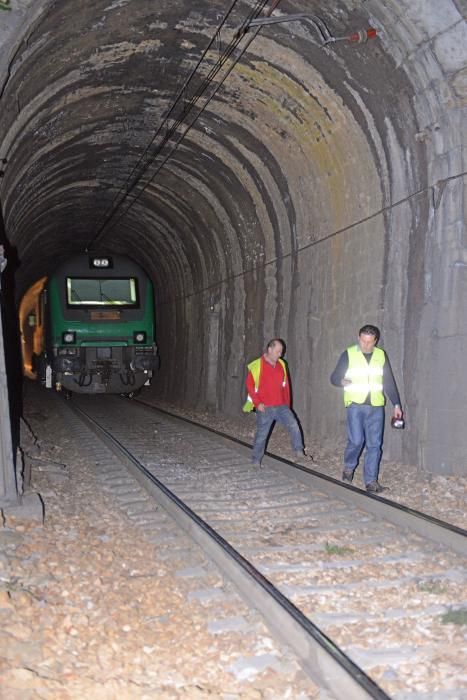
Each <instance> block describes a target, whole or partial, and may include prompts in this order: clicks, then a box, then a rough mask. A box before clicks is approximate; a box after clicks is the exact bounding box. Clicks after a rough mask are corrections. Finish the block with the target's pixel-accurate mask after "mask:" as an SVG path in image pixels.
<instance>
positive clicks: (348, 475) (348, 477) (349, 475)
mask: <svg viewBox="0 0 467 700" xmlns="http://www.w3.org/2000/svg"><path fill="white" fill-rule="evenodd" d="M352 480H353V471H352V469H344V471H343V472H342V481H345V482H346V483H347V484H351V483H352Z"/></svg>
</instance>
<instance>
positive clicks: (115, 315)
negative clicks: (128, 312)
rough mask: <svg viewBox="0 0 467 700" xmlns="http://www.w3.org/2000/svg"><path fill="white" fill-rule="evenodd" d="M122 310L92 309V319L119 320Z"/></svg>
mask: <svg viewBox="0 0 467 700" xmlns="http://www.w3.org/2000/svg"><path fill="white" fill-rule="evenodd" d="M120 315H121V314H120V311H91V321H119V320H120Z"/></svg>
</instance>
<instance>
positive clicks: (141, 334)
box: [133, 331, 146, 345]
mask: <svg viewBox="0 0 467 700" xmlns="http://www.w3.org/2000/svg"><path fill="white" fill-rule="evenodd" d="M133 342H134V343H135V344H138V345H141V344H142V343H145V342H146V331H135V332H134V333H133Z"/></svg>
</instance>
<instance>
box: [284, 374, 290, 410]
mask: <svg viewBox="0 0 467 700" xmlns="http://www.w3.org/2000/svg"><path fill="white" fill-rule="evenodd" d="M284 401H285V403H286V404H287V406H288V407H289V408H290V383H289V378H288V377H287V382H286V384H285V387H284Z"/></svg>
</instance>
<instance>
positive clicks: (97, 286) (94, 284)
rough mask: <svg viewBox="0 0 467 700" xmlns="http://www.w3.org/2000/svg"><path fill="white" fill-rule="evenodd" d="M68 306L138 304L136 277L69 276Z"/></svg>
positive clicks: (123, 305)
mask: <svg viewBox="0 0 467 700" xmlns="http://www.w3.org/2000/svg"><path fill="white" fill-rule="evenodd" d="M66 289H67V304H68V306H119V307H125V306H133V307H135V306H137V304H138V287H137V281H136V278H135V277H125V278H110V277H105V278H101V279H99V278H97V277H67V280H66Z"/></svg>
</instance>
